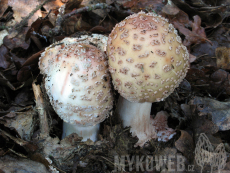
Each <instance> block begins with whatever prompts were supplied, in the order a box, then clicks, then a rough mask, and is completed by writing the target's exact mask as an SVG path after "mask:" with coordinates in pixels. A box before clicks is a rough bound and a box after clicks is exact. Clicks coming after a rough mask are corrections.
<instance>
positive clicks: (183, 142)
mask: <svg viewBox="0 0 230 173" xmlns="http://www.w3.org/2000/svg"><path fill="white" fill-rule="evenodd" d="M175 146H176V148H177V149H178V150H179V151H180V152H182V153H183V154H184V156H185V157H186V158H187V159H188V160H190V161H191V160H192V159H193V151H194V145H193V138H192V136H191V135H190V134H189V133H188V132H186V131H184V130H181V136H180V138H179V139H178V140H177V141H176V142H175Z"/></svg>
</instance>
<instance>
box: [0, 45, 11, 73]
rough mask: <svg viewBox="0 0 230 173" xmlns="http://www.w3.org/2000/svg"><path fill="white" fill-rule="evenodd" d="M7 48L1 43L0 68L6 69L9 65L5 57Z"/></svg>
mask: <svg viewBox="0 0 230 173" xmlns="http://www.w3.org/2000/svg"><path fill="white" fill-rule="evenodd" d="M7 53H8V49H7V48H6V47H5V46H4V45H2V46H1V47H0V68H3V69H6V68H7V67H9V65H10V62H9V60H8V58H7Z"/></svg>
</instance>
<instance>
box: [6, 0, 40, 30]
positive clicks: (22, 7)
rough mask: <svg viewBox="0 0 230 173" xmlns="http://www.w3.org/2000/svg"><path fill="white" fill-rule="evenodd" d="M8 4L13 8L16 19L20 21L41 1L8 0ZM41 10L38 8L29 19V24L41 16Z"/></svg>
mask: <svg viewBox="0 0 230 173" xmlns="http://www.w3.org/2000/svg"><path fill="white" fill-rule="evenodd" d="M8 5H9V6H11V7H12V8H13V11H14V19H15V20H16V21H17V22H18V23H19V22H20V21H21V20H22V18H23V17H26V16H27V15H28V14H29V13H30V12H31V11H33V10H34V9H35V8H36V6H37V5H39V2H38V1H37V0H8ZM41 16H42V14H41V11H40V10H38V11H37V12H36V13H34V15H33V16H32V17H31V18H30V19H29V21H28V26H30V25H31V24H32V23H33V22H34V21H35V20H37V18H38V17H41Z"/></svg>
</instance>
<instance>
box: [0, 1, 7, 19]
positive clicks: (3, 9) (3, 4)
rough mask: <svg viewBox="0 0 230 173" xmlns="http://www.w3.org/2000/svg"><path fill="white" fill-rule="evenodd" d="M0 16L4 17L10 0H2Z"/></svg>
mask: <svg viewBox="0 0 230 173" xmlns="http://www.w3.org/2000/svg"><path fill="white" fill-rule="evenodd" d="M0 7H1V8H0V17H2V15H3V13H4V12H5V11H6V9H7V8H8V0H1V1H0Z"/></svg>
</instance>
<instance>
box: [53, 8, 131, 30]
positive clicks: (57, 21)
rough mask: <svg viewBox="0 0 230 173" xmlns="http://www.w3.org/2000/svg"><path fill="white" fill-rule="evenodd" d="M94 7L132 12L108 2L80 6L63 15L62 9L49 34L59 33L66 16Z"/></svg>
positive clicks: (128, 13)
mask: <svg viewBox="0 0 230 173" xmlns="http://www.w3.org/2000/svg"><path fill="white" fill-rule="evenodd" d="M96 9H108V10H112V11H118V12H120V13H123V14H124V13H125V14H127V15H130V14H133V12H132V11H129V10H126V11H123V10H120V9H117V8H115V7H112V6H110V5H108V4H105V3H98V4H95V5H91V6H86V7H82V8H79V9H76V10H74V11H72V12H70V13H68V14H65V15H63V13H64V10H61V13H60V15H59V16H58V18H57V20H56V26H55V27H54V28H53V29H50V30H49V34H50V35H58V34H60V32H61V25H62V23H63V22H64V20H66V19H67V18H69V17H71V16H73V15H75V14H78V13H82V12H87V11H93V10H96Z"/></svg>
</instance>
